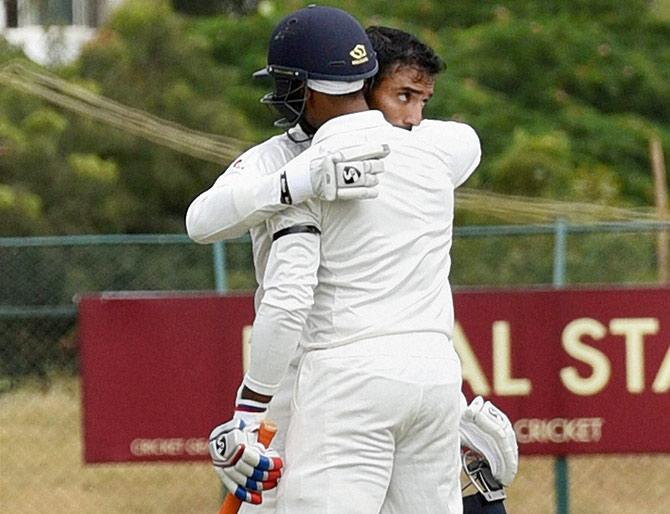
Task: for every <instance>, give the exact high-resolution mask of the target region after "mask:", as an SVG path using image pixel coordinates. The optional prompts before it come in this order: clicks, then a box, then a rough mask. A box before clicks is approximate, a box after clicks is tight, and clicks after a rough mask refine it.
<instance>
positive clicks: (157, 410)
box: [80, 288, 670, 462]
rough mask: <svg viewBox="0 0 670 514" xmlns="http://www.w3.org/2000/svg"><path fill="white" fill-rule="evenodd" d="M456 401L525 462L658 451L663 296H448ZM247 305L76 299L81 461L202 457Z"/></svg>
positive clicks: (666, 407) (665, 425) (667, 326)
mask: <svg viewBox="0 0 670 514" xmlns="http://www.w3.org/2000/svg"><path fill="white" fill-rule="evenodd" d="M455 309H456V317H457V324H456V330H455V334H454V342H455V345H456V348H457V351H458V353H459V355H460V356H461V360H462V363H463V378H464V392H465V394H466V397H467V398H468V399H471V398H472V397H473V396H474V395H476V394H480V395H482V396H484V397H486V398H487V399H490V400H492V401H493V402H494V403H495V404H496V405H498V406H499V407H500V408H502V409H503V410H504V411H505V412H506V413H507V414H508V415H509V416H510V418H511V419H512V422H513V423H514V428H515V430H516V433H517V437H518V440H519V447H520V450H521V452H522V453H525V454H545V455H562V454H579V453H631V452H632V453H638V452H645V453H646V452H663V453H667V452H670V439H669V438H668V437H667V436H666V434H668V433H670V414H669V413H670V288H648V289H639V288H638V289H629V288H611V289H597V290H595V289H565V290H516V289H515V290H482V291H459V292H457V293H456V294H455ZM252 321H253V298H252V297H251V296H250V295H249V296H223V295H215V294H210V293H203V294H189V295H186V294H169V295H168V294H157V295H146V294H139V295H138V294H132V295H127V294H120V293H117V294H104V295H91V296H84V297H83V298H82V299H81V300H80V331H81V343H82V368H83V389H84V395H83V402H84V437H85V459H86V461H87V462H107V461H153V460H194V459H203V458H204V459H206V458H208V456H207V436H208V435H209V432H210V431H211V429H212V428H213V427H214V426H215V425H216V424H218V423H221V422H222V421H225V420H227V419H229V418H230V417H231V415H232V409H233V402H234V398H235V393H236V390H237V387H238V385H239V383H240V380H241V377H242V373H243V371H242V369H243V360H244V354H245V352H244V347H245V346H246V345H247V343H245V342H244V341H247V340H248V338H249V334H250V325H251V323H252Z"/></svg>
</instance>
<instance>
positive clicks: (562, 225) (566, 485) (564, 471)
mask: <svg viewBox="0 0 670 514" xmlns="http://www.w3.org/2000/svg"><path fill="white" fill-rule="evenodd" d="M567 251H568V224H567V222H566V221H565V220H564V219H563V218H559V219H557V220H556V224H555V232H554V276H553V285H554V287H555V288H557V289H559V288H562V287H564V286H565V281H566V268H567ZM554 476H555V487H556V513H557V514H569V512H570V479H569V477H568V459H567V457H566V456H564V455H561V456H559V457H556V460H555V461H554Z"/></svg>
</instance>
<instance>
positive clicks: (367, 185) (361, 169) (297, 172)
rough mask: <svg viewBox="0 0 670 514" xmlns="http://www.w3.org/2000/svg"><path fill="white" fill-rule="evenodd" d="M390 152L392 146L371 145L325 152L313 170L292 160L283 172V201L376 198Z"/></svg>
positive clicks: (317, 159)
mask: <svg viewBox="0 0 670 514" xmlns="http://www.w3.org/2000/svg"><path fill="white" fill-rule="evenodd" d="M389 153H390V150H389V147H388V145H372V144H368V145H358V146H352V147H350V148H345V149H343V150H340V151H338V152H329V153H327V154H325V155H321V156H319V157H317V158H315V159H313V160H312V161H311V162H310V163H309V169H305V166H304V164H300V165H299V166H297V165H295V166H294V165H292V163H289V164H287V165H286V167H285V169H284V171H283V172H282V173H280V185H281V202H282V203H286V204H298V203H301V202H303V201H305V200H306V199H308V198H311V197H314V196H316V197H317V198H320V199H321V200H326V201H330V202H332V201H334V200H364V199H367V198H376V197H377V196H378V195H379V192H378V191H377V190H376V189H375V187H376V186H377V185H378V184H379V177H378V175H379V174H380V173H383V172H384V161H383V160H382V159H383V158H384V157H386V156H387V155H388V154H389ZM296 166H297V167H296Z"/></svg>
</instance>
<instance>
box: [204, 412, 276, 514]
mask: <svg viewBox="0 0 670 514" xmlns="http://www.w3.org/2000/svg"><path fill="white" fill-rule="evenodd" d="M209 453H210V456H211V458H212V464H213V465H214V471H216V474H217V475H218V476H219V478H220V479H221V481H222V482H223V485H224V486H225V487H226V489H228V491H230V492H231V493H233V494H234V495H235V496H237V497H238V498H239V499H240V500H242V501H245V502H249V503H253V504H259V503H261V502H262V501H263V498H262V492H263V491H267V490H269V489H273V488H275V487H276V486H277V482H278V481H279V478H280V477H281V473H282V467H283V465H284V463H283V461H282V459H281V457H279V454H278V453H277V452H276V451H274V450H272V449H271V448H265V447H264V446H263V445H262V444H261V443H259V442H258V432H257V431H251V430H249V429H248V427H247V426H246V424H245V423H244V421H242V420H239V419H232V420H230V421H228V422H227V423H224V424H223V425H219V426H218V427H216V428H215V429H214V430H213V431H212V433H211V434H210V436H209Z"/></svg>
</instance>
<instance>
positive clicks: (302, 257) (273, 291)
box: [244, 201, 321, 395]
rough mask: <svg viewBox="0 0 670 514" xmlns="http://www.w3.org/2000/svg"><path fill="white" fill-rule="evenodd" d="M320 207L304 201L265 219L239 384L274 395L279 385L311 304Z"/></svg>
mask: <svg viewBox="0 0 670 514" xmlns="http://www.w3.org/2000/svg"><path fill="white" fill-rule="evenodd" d="M319 208H320V202H318V201H307V202H305V203H304V204H302V205H299V206H295V207H290V208H288V209H286V210H284V211H283V212H282V213H279V214H277V215H275V216H273V217H272V218H270V219H269V220H268V221H267V226H268V232H269V233H270V234H272V239H273V242H272V247H271V249H270V255H269V257H268V262H267V267H266V269H265V275H264V277H263V287H264V294H263V298H262V299H261V302H260V306H259V308H258V311H257V313H256V318H255V320H254V325H253V329H252V335H251V359H250V363H249V371H248V372H247V374H246V376H245V378H244V385H246V386H247V387H249V389H251V390H252V391H255V392H256V393H259V394H265V395H273V394H274V393H275V392H276V391H277V389H278V388H279V384H280V382H281V380H282V378H283V377H284V374H285V373H286V370H287V368H288V366H289V363H290V361H291V359H292V358H293V357H294V355H295V352H296V348H297V345H298V341H299V339H300V336H301V334H302V331H303V328H304V326H305V322H306V320H307V316H308V315H309V312H310V310H311V308H312V305H313V303H314V288H315V287H316V285H317V271H318V268H319V262H320V230H321V224H320V221H319V210H320V209H319Z"/></svg>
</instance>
